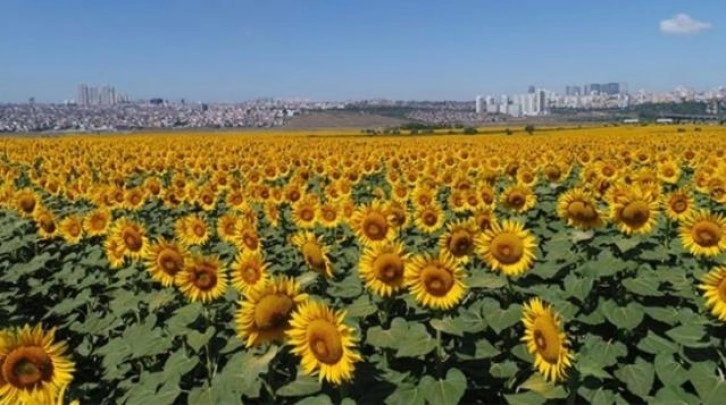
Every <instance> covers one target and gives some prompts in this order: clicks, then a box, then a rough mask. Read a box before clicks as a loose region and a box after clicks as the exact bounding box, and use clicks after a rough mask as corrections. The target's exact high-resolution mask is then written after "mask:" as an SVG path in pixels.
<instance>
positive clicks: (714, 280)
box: [698, 266, 726, 322]
mask: <svg viewBox="0 0 726 405" xmlns="http://www.w3.org/2000/svg"><path fill="white" fill-rule="evenodd" d="M698 288H699V289H700V290H702V291H703V297H704V298H705V299H706V305H707V306H708V307H709V308H710V309H711V313H712V314H713V316H715V317H716V318H718V319H719V320H720V321H724V322H726V266H721V267H717V268H715V269H713V270H711V271H710V272H708V273H707V274H706V275H705V276H704V277H703V279H702V280H701V284H700V285H699V286H698Z"/></svg>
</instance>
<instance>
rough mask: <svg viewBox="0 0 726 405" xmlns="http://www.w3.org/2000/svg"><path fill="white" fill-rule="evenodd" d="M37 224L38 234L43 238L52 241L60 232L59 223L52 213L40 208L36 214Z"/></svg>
mask: <svg viewBox="0 0 726 405" xmlns="http://www.w3.org/2000/svg"><path fill="white" fill-rule="evenodd" d="M35 223H36V225H37V226H38V234H39V235H40V237H41V238H44V239H51V238H53V237H54V236H56V234H57V232H58V223H57V221H56V218H55V215H53V213H52V212H50V211H48V210H46V209H44V208H40V209H38V210H37V211H36V212H35Z"/></svg>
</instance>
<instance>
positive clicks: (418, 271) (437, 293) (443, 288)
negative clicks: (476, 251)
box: [404, 252, 467, 310]
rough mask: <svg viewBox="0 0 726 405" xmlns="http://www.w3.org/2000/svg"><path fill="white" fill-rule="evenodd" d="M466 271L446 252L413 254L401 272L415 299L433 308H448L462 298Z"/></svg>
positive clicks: (464, 290)
mask: <svg viewBox="0 0 726 405" xmlns="http://www.w3.org/2000/svg"><path fill="white" fill-rule="evenodd" d="M465 276H466V274H465V273H464V270H462V268H461V267H460V266H459V264H457V263H456V261H455V260H454V259H453V258H452V257H451V256H450V255H449V254H447V253H445V252H441V253H440V254H439V255H438V256H432V255H430V254H422V255H419V256H416V257H414V258H413V259H412V260H411V264H410V265H408V266H407V268H406V273H405V274H404V284H405V285H406V286H407V287H408V288H409V290H410V291H411V294H413V296H414V298H415V299H416V301H417V302H418V303H419V304H421V305H423V306H426V307H430V308H433V309H444V310H445V309H451V308H453V307H454V306H455V305H456V304H458V303H459V301H461V299H462V298H464V294H466V291H467V287H466V285H465V284H464V282H463V279H464V277H465Z"/></svg>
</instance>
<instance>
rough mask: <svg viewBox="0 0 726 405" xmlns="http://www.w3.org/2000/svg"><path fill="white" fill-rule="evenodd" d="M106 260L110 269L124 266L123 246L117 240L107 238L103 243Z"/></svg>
mask: <svg viewBox="0 0 726 405" xmlns="http://www.w3.org/2000/svg"><path fill="white" fill-rule="evenodd" d="M103 249H104V250H105V252H106V260H108V264H109V266H110V267H111V268H112V269H118V268H120V267H121V266H123V264H124V259H125V258H126V256H124V250H125V249H124V245H123V242H121V241H120V240H119V239H118V238H107V239H106V240H105V241H104V243H103Z"/></svg>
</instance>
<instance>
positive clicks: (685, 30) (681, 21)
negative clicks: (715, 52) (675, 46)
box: [660, 13, 711, 34]
mask: <svg viewBox="0 0 726 405" xmlns="http://www.w3.org/2000/svg"><path fill="white" fill-rule="evenodd" d="M708 29H711V23H708V22H703V21H698V20H694V19H693V18H691V16H690V15H688V14H683V13H681V14H676V15H674V16H673V17H672V18H669V19H667V20H663V21H661V22H660V30H661V32H664V33H666V34H696V33H699V32H701V31H704V30H708Z"/></svg>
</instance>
